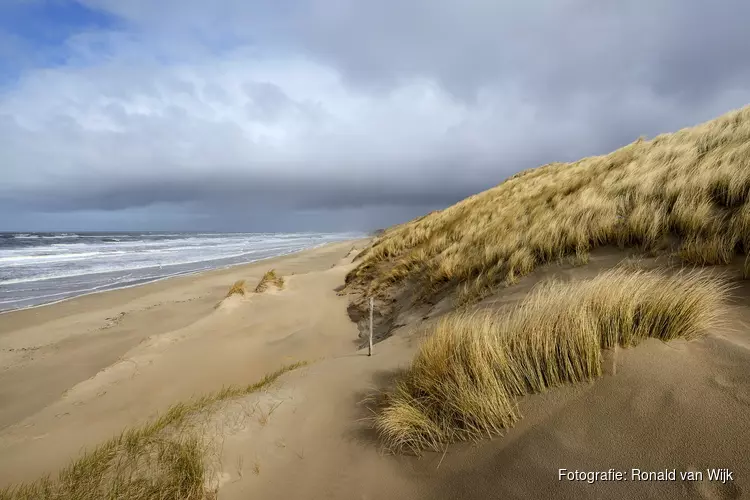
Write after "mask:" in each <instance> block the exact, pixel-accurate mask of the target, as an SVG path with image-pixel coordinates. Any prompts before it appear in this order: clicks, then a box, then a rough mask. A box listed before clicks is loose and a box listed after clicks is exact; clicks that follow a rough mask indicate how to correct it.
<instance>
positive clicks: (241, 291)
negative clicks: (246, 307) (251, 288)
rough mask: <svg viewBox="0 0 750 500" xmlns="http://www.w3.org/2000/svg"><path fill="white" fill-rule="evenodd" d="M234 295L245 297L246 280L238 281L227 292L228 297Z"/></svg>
mask: <svg viewBox="0 0 750 500" xmlns="http://www.w3.org/2000/svg"><path fill="white" fill-rule="evenodd" d="M232 295H245V280H237V281H235V282H234V284H233V285H232V287H231V288H230V289H229V291H228V292H227V297H231V296H232Z"/></svg>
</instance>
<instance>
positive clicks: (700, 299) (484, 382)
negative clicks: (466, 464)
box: [375, 269, 728, 453]
mask: <svg viewBox="0 0 750 500" xmlns="http://www.w3.org/2000/svg"><path fill="white" fill-rule="evenodd" d="M727 295H728V287H727V286H726V285H725V284H724V282H723V281H722V280H721V279H718V278H716V277H714V276H713V275H711V274H708V273H707V272H706V271H700V270H697V271H691V272H683V273H678V274H675V275H669V274H666V273H664V272H659V271H642V270H636V271H633V270H625V269H615V270H612V271H608V272H606V273H603V274H600V275H599V276H597V277H596V278H593V279H591V280H587V281H582V282H570V283H559V282H553V283H547V284H544V285H542V286H540V287H537V288H536V289H535V290H534V291H532V292H531V293H530V294H529V295H528V296H527V298H526V299H525V300H524V301H523V302H522V303H521V304H520V305H519V306H517V307H515V308H512V309H506V310H503V311H500V312H498V311H483V312H472V313H468V312H459V313H454V314H452V315H450V316H448V317H446V318H445V319H443V320H442V321H441V322H440V323H439V324H438V325H437V326H436V327H435V329H434V331H433V332H432V333H431V335H430V336H429V337H427V339H426V340H425V342H424V343H423V344H422V345H421V347H420V349H419V351H418V353H417V354H416V357H415V358H414V360H413V361H412V363H411V366H410V367H409V368H408V369H407V370H406V371H405V372H404V373H403V374H402V375H401V376H400V377H399V378H398V379H397V381H396V384H395V386H394V388H393V389H392V390H391V391H390V392H387V393H385V395H384V398H383V401H382V403H383V405H382V406H381V408H380V410H379V412H377V415H376V417H375V426H376V428H377V430H378V432H379V434H380V435H381V436H382V438H383V440H384V442H385V444H386V445H387V446H388V447H389V448H391V449H393V450H396V451H405V450H406V451H413V452H416V453H419V452H420V451H421V450H425V449H427V450H442V449H444V447H445V445H446V444H448V443H452V442H456V441H464V440H477V439H479V438H482V437H488V436H492V435H497V434H500V433H501V432H502V431H503V429H507V428H509V427H511V426H512V425H513V424H514V423H515V422H516V421H517V420H518V419H519V418H520V416H519V412H518V408H517V399H518V398H519V397H520V396H523V395H527V394H533V393H538V392H542V391H544V390H546V389H547V388H550V387H555V386H559V385H561V384H567V383H576V382H583V381H589V380H592V379H595V378H597V377H599V376H600V375H601V374H602V355H603V354H602V353H603V351H602V350H603V349H607V348H613V347H615V346H622V347H631V346H635V345H637V344H638V343H639V342H641V341H642V340H644V339H647V338H656V339H659V340H662V341H669V340H673V339H678V338H681V339H688V340H689V339H694V338H696V337H698V336H699V335H701V334H702V333H703V332H705V331H706V330H708V329H710V328H712V327H715V326H716V325H717V323H718V321H719V318H720V317H721V315H722V313H723V311H724V308H723V304H724V302H725V299H726V297H727Z"/></svg>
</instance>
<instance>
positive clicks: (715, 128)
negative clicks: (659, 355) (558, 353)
mask: <svg viewBox="0 0 750 500" xmlns="http://www.w3.org/2000/svg"><path fill="white" fill-rule="evenodd" d="M749 162H750V106H749V107H745V108H742V109H739V110H736V111H732V112H730V113H727V114H725V115H723V116H721V117H719V118H716V119H714V120H712V121H709V122H706V123H704V124H701V125H698V126H695V127H692V128H686V129H683V130H680V131H678V132H676V133H672V134H663V135H659V136H657V137H655V138H653V139H650V140H645V139H638V140H637V141H635V142H633V143H632V144H629V145H627V146H625V147H622V148H620V149H618V150H616V151H614V152H612V153H610V154H607V155H602V156H593V157H588V158H584V159H581V160H579V161H575V162H572V163H551V164H547V165H544V166H541V167H538V168H534V169H530V170H526V171H524V172H521V173H518V174H516V175H513V176H512V177H510V178H509V179H507V180H505V181H504V182H503V183H501V184H500V185H498V186H496V187H494V188H492V189H489V190H487V191H484V192H482V193H479V194H477V195H474V196H470V197H469V198H466V199H465V200H463V201H461V202H459V203H457V204H455V205H453V206H451V207H448V208H446V209H445V210H440V211H436V212H432V213H430V214H428V215H426V216H423V217H420V218H418V219H415V220H413V221H411V222H408V223H404V224H401V225H398V226H394V227H392V228H390V229H388V230H386V231H385V232H384V233H383V234H381V235H380V236H379V237H378V238H377V239H376V240H375V241H374V242H373V244H372V245H371V246H370V247H369V248H367V249H365V250H364V251H363V253H362V254H361V255H360V256H358V258H359V265H358V266H357V267H356V268H355V269H354V270H353V271H351V272H350V274H349V275H348V276H347V284H348V285H350V286H351V285H357V286H358V287H359V288H361V289H363V290H365V291H366V292H367V293H368V294H370V295H372V294H375V295H377V294H378V293H380V292H384V291H386V290H388V289H389V288H390V287H393V286H394V285H396V284H398V283H400V282H404V281H414V282H418V283H420V285H421V286H422V288H434V289H443V288H444V287H446V286H448V287H450V286H453V287H460V286H462V285H463V288H462V289H463V299H464V300H469V299H471V298H472V295H473V298H481V297H482V296H484V295H486V294H487V291H488V290H491V289H492V288H493V287H495V288H497V287H498V286H503V285H511V284H513V283H515V282H517V281H518V279H519V278H521V277H522V276H524V275H526V274H528V273H529V272H531V271H533V270H534V269H536V268H537V267H539V266H541V265H544V264H549V263H554V262H556V261H559V260H560V259H563V260H566V259H569V258H571V257H573V258H574V259H575V261H576V262H578V263H585V262H587V260H588V256H589V254H590V252H591V251H592V250H593V249H595V248H598V247H602V246H618V247H621V248H626V247H629V248H639V249H642V250H643V251H645V252H648V253H650V254H653V255H661V254H668V255H675V256H676V257H678V258H679V259H681V260H682V261H683V262H685V263H688V264H693V265H716V264H726V263H729V262H731V261H732V259H733V257H734V256H735V255H737V254H747V253H748V250H750V168H748V164H749ZM459 289H461V288H459Z"/></svg>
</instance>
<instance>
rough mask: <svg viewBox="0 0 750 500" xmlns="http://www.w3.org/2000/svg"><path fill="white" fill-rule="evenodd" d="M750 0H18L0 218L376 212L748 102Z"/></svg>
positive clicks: (140, 224)
mask: <svg viewBox="0 0 750 500" xmlns="http://www.w3.org/2000/svg"><path fill="white" fill-rule="evenodd" d="M747 19H750V2H747V1H746V0H719V1H713V2H709V1H707V0H632V1H627V2H626V1H622V0H554V1H553V0H537V1H535V2H518V1H504V0H381V1H378V2H367V1H355V0H273V1H254V0H211V1H208V0H161V1H159V2H154V1H152V0H78V1H74V0H0V231H55V230H59V231H64V230H74V231H83V230H98V231H101V230H201V231H205V230H216V231H300V230H302V231H349V230H371V229H374V228H379V227H384V226H388V225H391V224H394V223H399V222H403V221H405V220H409V219H411V218H413V217H416V216H419V215H422V214H424V213H426V212H429V211H432V210H435V209H440V208H444V207H446V206H448V205H451V204H453V203H455V202H456V201H458V200H460V199H463V198H464V197H466V196H468V195H470V194H473V193H476V192H479V191H482V190H484V189H487V188H489V187H492V186H494V185H496V184H498V183H500V182H501V181H502V180H503V179H505V178H506V177H508V176H509V175H511V174H513V173H515V172H518V171H520V170H524V169H527V168H531V167H535V166H538V165H541V164H544V163H548V162H551V161H572V160H576V159H578V158H580V157H583V156H589V155H594V154H602V153H606V152H609V151H611V150H613V149H615V148H617V147H619V146H622V145H625V144H627V143H629V142H632V141H633V140H635V139H637V138H638V137H639V136H647V137H652V136H654V135H657V134H659V133H661V132H669V131H674V130H677V129H679V128H682V127H686V126H690V125H694V124H696V123H700V122H702V121H705V120H708V119H711V118H713V117H715V116H718V115H720V114H722V113H724V112H726V111H729V110H731V109H735V108H738V107H742V106H744V105H746V104H748V103H750V49H749V47H750V30H748V29H747V26H746V25H747Z"/></svg>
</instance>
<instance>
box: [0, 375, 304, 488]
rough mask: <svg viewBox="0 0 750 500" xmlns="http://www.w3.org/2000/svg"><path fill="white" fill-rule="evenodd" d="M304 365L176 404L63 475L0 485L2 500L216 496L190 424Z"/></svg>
mask: <svg viewBox="0 0 750 500" xmlns="http://www.w3.org/2000/svg"><path fill="white" fill-rule="evenodd" d="M304 365H305V363H303V362H300V363H294V364H291V365H287V366H284V367H282V368H281V369H279V370H277V371H275V372H273V373H270V374H268V375H266V376H265V377H263V378H262V379H261V380H260V381H258V382H256V383H254V384H250V385H248V386H246V387H227V388H224V389H222V390H220V391H218V392H215V393H213V394H210V395H207V396H203V397H201V398H199V399H195V400H193V401H190V402H187V403H178V404H176V405H173V406H172V407H171V408H170V409H169V410H168V411H167V412H166V413H164V414H163V415H161V416H160V417H158V418H156V419H155V420H152V421H151V422H149V423H147V424H145V425H143V426H141V427H138V428H133V429H128V430H126V431H124V432H123V433H122V434H120V435H119V436H116V437H114V438H112V439H110V440H109V441H107V442H105V443H103V444H101V445H99V446H97V447H96V448H95V449H93V450H91V451H89V452H87V453H86V454H85V455H83V456H82V457H81V458H79V459H77V460H75V461H74V462H72V463H71V464H70V465H69V466H68V467H66V468H64V469H63V470H61V471H60V472H59V474H58V475H57V477H45V478H42V479H39V480H37V481H35V482H33V483H28V484H21V485H18V486H14V487H10V488H6V489H4V490H0V500H42V499H44V500H114V499H123V500H124V499H127V500H213V499H215V498H216V494H215V491H212V487H211V486H210V484H211V481H210V479H211V478H209V477H208V476H209V474H208V470H207V465H208V464H207V453H208V444H207V443H206V440H205V439H204V438H203V436H201V435H200V434H199V433H198V432H197V431H195V429H193V428H192V427H191V426H190V422H191V418H193V417H195V416H196V415H197V414H200V413H204V412H209V411H210V410H211V409H212V407H213V406H214V405H215V404H216V403H218V402H220V401H225V400H229V399H234V398H239V397H242V396H246V395H248V394H251V393H253V392H256V391H259V390H261V389H263V388H265V387H267V386H268V385H270V384H271V383H273V382H274V381H276V380H277V379H278V378H279V377H280V376H281V375H283V374H285V373H287V372H289V371H291V370H294V369H296V368H299V367H301V366H304Z"/></svg>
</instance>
